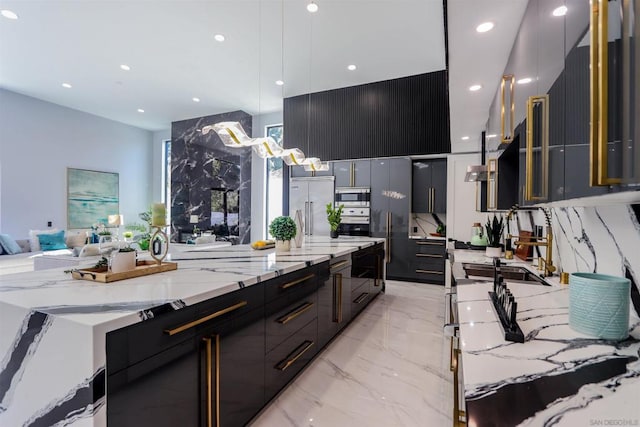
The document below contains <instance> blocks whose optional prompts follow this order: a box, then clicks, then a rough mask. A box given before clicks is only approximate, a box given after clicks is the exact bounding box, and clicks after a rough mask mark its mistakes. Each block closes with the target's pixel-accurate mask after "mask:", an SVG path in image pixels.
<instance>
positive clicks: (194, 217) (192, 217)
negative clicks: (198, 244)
mask: <svg viewBox="0 0 640 427" xmlns="http://www.w3.org/2000/svg"><path fill="white" fill-rule="evenodd" d="M198 222H199V219H198V215H189V224H193V233H192V236H193V237H198V233H199V232H200V230H199V229H198Z"/></svg>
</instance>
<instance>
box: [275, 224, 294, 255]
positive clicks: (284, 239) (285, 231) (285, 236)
mask: <svg viewBox="0 0 640 427" xmlns="http://www.w3.org/2000/svg"><path fill="white" fill-rule="evenodd" d="M269 234H271V235H272V236H273V238H274V239H276V250H277V251H284V252H286V251H288V250H289V249H290V248H291V239H293V238H294V237H295V236H296V223H295V222H294V221H293V219H291V218H290V217H288V216H279V217H277V218H275V219H274V220H273V221H271V224H269Z"/></svg>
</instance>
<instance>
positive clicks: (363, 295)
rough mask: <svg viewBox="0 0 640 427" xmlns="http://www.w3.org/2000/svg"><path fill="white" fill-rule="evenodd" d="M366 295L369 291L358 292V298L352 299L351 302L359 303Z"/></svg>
mask: <svg viewBox="0 0 640 427" xmlns="http://www.w3.org/2000/svg"><path fill="white" fill-rule="evenodd" d="M368 296H369V292H363V293H361V294H360V296H358V298H356V299H355V300H353V302H354V303H356V304H360V303H361V302H362V301H364V300H366V299H367V297H368Z"/></svg>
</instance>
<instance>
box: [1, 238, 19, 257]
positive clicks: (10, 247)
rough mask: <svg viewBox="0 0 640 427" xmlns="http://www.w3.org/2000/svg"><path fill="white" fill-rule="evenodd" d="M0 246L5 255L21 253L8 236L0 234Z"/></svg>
mask: <svg viewBox="0 0 640 427" xmlns="http://www.w3.org/2000/svg"><path fill="white" fill-rule="evenodd" d="M0 246H2V250H3V251H4V252H5V253H6V254H7V255H13V254H21V253H22V249H20V246H19V245H18V244H17V243H16V241H15V240H13V239H12V238H11V236H9V235H8V234H0Z"/></svg>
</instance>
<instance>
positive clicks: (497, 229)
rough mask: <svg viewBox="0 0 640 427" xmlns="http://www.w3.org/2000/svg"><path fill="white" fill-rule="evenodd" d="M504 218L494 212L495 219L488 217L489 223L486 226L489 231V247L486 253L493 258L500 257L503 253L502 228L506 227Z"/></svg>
mask: <svg viewBox="0 0 640 427" xmlns="http://www.w3.org/2000/svg"><path fill="white" fill-rule="evenodd" d="M503 220H504V218H503V217H502V216H500V220H499V221H498V217H497V216H496V215H495V214H494V215H493V220H490V219H489V218H487V224H486V225H485V226H484V228H485V230H486V231H487V249H486V250H485V255H486V256H488V257H492V258H500V255H501V254H502V248H501V247H500V239H501V238H502V230H503V229H504V223H503Z"/></svg>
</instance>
